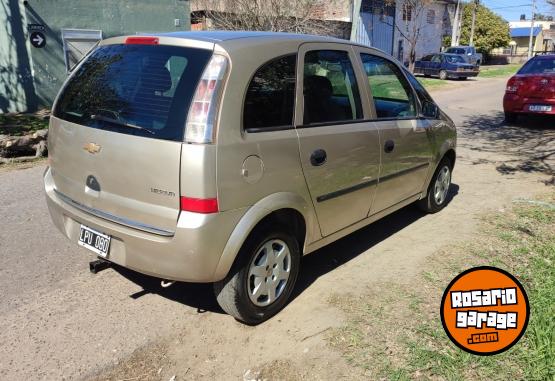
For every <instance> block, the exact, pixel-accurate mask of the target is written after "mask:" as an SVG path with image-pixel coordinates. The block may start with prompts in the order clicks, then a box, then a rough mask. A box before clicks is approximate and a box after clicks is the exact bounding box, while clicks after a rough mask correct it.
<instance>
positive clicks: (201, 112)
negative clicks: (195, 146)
mask: <svg viewBox="0 0 555 381" xmlns="http://www.w3.org/2000/svg"><path fill="white" fill-rule="evenodd" d="M226 70H227V58H226V57H224V56H221V55H218V54H214V55H213V56H212V58H211V59H210V62H209V63H208V65H207V66H206V68H205V69H204V73H202V77H201V79H200V81H199V84H198V86H197V90H196V91H195V96H194V97H193V101H192V102H191V107H190V109H189V114H188V115H187V123H186V125H185V141H186V142H187V143H213V142H214V134H215V131H214V125H215V123H216V118H217V114H218V103H219V100H220V96H221V91H222V87H223V78H224V76H225V73H226Z"/></svg>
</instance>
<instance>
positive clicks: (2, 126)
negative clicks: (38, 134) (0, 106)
mask: <svg viewBox="0 0 555 381" xmlns="http://www.w3.org/2000/svg"><path fill="white" fill-rule="evenodd" d="M45 128H48V118H44V117H42V116H38V115H34V114H0V135H10V136H22V135H27V134H31V133H33V132H35V131H38V130H43V129H45Z"/></svg>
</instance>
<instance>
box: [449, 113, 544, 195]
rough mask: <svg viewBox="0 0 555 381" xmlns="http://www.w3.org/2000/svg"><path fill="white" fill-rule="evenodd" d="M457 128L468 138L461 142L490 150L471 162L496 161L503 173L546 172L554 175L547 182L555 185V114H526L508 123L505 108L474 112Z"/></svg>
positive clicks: (484, 162)
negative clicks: (544, 115) (553, 115)
mask: <svg viewBox="0 0 555 381" xmlns="http://www.w3.org/2000/svg"><path fill="white" fill-rule="evenodd" d="M458 132H459V136H460V137H464V138H466V142H464V140H463V142H460V144H459V145H460V146H462V147H466V148H468V149H470V150H472V151H479V152H483V153H486V154H491V155H481V157H480V158H479V159H476V160H473V161H472V164H494V165H495V168H496V169H497V171H498V172H500V173H501V174H504V175H509V174H514V173H516V172H528V173H531V172H536V173H543V174H546V175H549V176H551V179H550V180H547V181H545V183H546V184H551V185H555V176H554V175H555V118H553V117H540V116H525V117H521V118H519V120H518V121H517V122H516V123H512V124H510V125H509V124H507V123H506V122H505V121H504V116H503V113H502V112H494V113H489V114H484V115H472V116H469V117H467V118H465V120H464V122H463V124H462V126H461V128H459V130H458ZM497 154H502V155H504V156H506V159H505V160H503V159H500V158H499V156H497Z"/></svg>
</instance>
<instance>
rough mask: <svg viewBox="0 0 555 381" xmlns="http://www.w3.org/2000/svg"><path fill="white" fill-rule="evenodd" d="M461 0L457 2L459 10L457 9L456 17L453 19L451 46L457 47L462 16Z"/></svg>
mask: <svg viewBox="0 0 555 381" xmlns="http://www.w3.org/2000/svg"><path fill="white" fill-rule="evenodd" d="M460 3H461V0H457V8H455V16H454V17H453V29H452V30H451V46H457V44H458V42H457V40H458V37H457V36H458V31H459V14H460V9H459V8H460Z"/></svg>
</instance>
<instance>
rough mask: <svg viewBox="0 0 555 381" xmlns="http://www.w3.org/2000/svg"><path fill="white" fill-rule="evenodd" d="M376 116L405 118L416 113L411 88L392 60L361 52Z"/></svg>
mask: <svg viewBox="0 0 555 381" xmlns="http://www.w3.org/2000/svg"><path fill="white" fill-rule="evenodd" d="M360 56H361V59H362V64H363V66H364V70H365V72H366V75H367V76H368V83H369V84H370V90H371V92H372V97H373V98H374V106H375V108H376V114H377V116H378V118H406V117H412V116H415V115H416V107H415V99H414V93H413V92H412V89H411V87H410V85H409V83H408V82H407V80H406V79H405V77H404V76H403V74H402V72H401V70H400V69H399V68H398V67H397V65H395V64H394V63H393V62H391V61H389V60H387V59H385V58H381V57H378V56H373V55H371V54H364V53H363V54H361V55H360Z"/></svg>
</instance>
